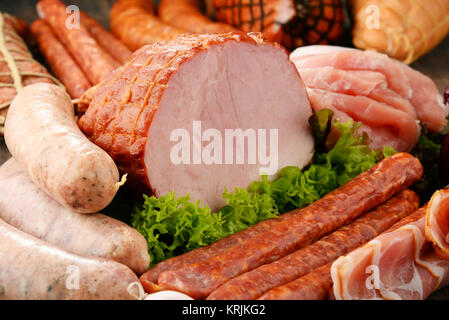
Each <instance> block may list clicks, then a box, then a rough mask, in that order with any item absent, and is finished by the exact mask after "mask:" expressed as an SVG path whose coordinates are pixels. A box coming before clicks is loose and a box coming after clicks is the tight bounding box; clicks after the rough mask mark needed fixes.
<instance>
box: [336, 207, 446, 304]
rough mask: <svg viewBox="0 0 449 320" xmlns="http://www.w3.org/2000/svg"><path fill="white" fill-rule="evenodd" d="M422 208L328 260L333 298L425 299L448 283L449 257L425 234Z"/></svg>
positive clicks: (424, 211) (424, 210)
mask: <svg viewBox="0 0 449 320" xmlns="http://www.w3.org/2000/svg"><path fill="white" fill-rule="evenodd" d="M425 215H426V208H425V207H424V208H421V209H419V210H418V211H417V212H416V213H415V214H413V215H411V216H410V217H407V218H405V219H404V221H401V222H400V223H399V225H398V226H396V227H395V228H393V230H391V231H390V232H386V233H384V234H382V235H380V236H378V237H376V238H375V239H373V240H371V241H370V242H368V243H367V244H366V245H364V246H363V247H361V248H359V249H357V250H355V251H353V252H351V253H350V254H348V255H347V256H344V257H340V258H339V259H338V260H336V261H335V262H334V263H333V264H332V268H331V275H332V280H333V283H334V287H333V294H334V296H335V298H336V299H389V300H392V299H395V300H396V299H404V300H406V299H413V300H416V299H425V298H427V297H428V296H429V295H430V294H431V293H432V292H434V291H435V290H437V289H438V288H440V287H443V286H445V285H447V284H448V283H449V260H447V259H441V258H440V257H439V256H438V255H437V253H436V252H435V250H434V249H433V248H432V245H431V242H429V241H427V240H426V238H425V223H426V218H425Z"/></svg>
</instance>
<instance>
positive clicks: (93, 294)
mask: <svg viewBox="0 0 449 320" xmlns="http://www.w3.org/2000/svg"><path fill="white" fill-rule="evenodd" d="M0 243H1V246H0V300H25V299H26V300H98V299H101V300H111V299H115V300H124V299H127V300H130V299H133V297H132V296H131V295H130V294H129V293H128V291H127V288H128V286H129V285H130V284H131V283H133V282H135V281H137V280H138V279H137V277H136V275H135V274H134V273H133V272H132V271H131V270H130V269H129V268H128V267H126V266H124V265H122V264H120V263H117V262H115V261H111V260H104V259H94V258H84V257H80V256H77V255H75V254H72V253H68V252H66V251H64V250H62V249H59V248H58V247H55V246H53V245H50V244H47V243H46V242H44V241H42V240H39V239H36V238H34V237H33V236H30V235H28V234H26V233H24V232H22V231H19V230H17V229H16V228H14V227H12V226H10V225H8V224H7V223H6V222H4V221H3V220H1V219H0Z"/></svg>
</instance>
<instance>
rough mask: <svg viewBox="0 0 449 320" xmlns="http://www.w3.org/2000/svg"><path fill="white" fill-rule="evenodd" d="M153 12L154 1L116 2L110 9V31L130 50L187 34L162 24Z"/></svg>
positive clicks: (133, 0)
mask: <svg viewBox="0 0 449 320" xmlns="http://www.w3.org/2000/svg"><path fill="white" fill-rule="evenodd" d="M154 11H155V9H154V0H118V1H117V2H116V3H115V4H114V6H113V7H112V9H111V15H110V25H111V30H112V32H113V33H114V34H115V35H116V36H117V37H118V38H119V39H120V40H122V41H123V43H125V44H126V45H127V46H128V47H129V48H130V49H131V50H137V49H139V48H140V47H142V46H144V45H146V44H153V43H155V42H158V41H162V40H167V41H168V40H173V39H175V38H176V37H178V36H179V35H181V34H182V33H186V32H187V31H185V30H182V29H179V28H176V27H174V26H171V25H169V24H167V23H165V22H162V21H161V20H159V19H158V18H157V17H156V16H155V15H154Z"/></svg>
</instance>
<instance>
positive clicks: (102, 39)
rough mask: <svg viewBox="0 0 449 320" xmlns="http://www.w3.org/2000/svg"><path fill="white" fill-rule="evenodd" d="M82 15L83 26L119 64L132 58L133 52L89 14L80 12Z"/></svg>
mask: <svg viewBox="0 0 449 320" xmlns="http://www.w3.org/2000/svg"><path fill="white" fill-rule="evenodd" d="M80 15H81V24H82V25H83V26H84V27H85V28H86V29H87V31H89V33H90V35H91V36H92V37H93V38H94V39H95V40H96V41H97V43H98V44H99V45H100V46H101V47H102V48H103V49H104V50H105V51H106V52H107V53H108V54H109V55H111V56H112V57H113V58H114V59H115V60H116V61H117V62H118V63H119V64H124V63H125V62H126V61H127V60H128V59H129V57H130V56H131V54H132V51H131V50H129V49H128V48H127V47H126V46H125V45H124V44H123V43H122V42H121V41H120V40H119V39H117V38H116V37H115V36H114V35H112V34H111V33H110V32H109V31H107V30H106V29H105V28H103V26H102V25H101V24H99V23H98V22H97V21H96V20H95V19H93V18H91V17H90V16H89V15H88V14H87V13H84V12H80Z"/></svg>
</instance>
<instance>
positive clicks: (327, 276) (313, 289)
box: [259, 206, 426, 300]
mask: <svg viewBox="0 0 449 320" xmlns="http://www.w3.org/2000/svg"><path fill="white" fill-rule="evenodd" d="M425 208H426V206H424V207H423V208H420V209H418V210H416V211H415V212H414V213H412V214H410V215H408V216H407V217H405V218H403V219H402V220H400V221H399V222H397V223H396V224H394V225H393V226H392V227H391V228H389V229H388V230H387V231H385V232H384V233H387V232H390V231H392V230H396V229H398V228H400V227H402V226H404V225H406V224H408V223H410V222H413V221H416V220H419V219H420V218H421V217H423V216H424V215H425V212H426V209H425ZM334 262H335V261H331V262H329V263H328V264H327V265H324V266H321V267H319V268H317V269H315V270H313V271H311V272H310V273H308V274H307V275H305V276H303V277H300V278H298V279H296V280H293V281H291V282H289V283H286V284H284V285H281V286H278V287H276V288H274V289H272V290H270V291H268V292H266V293H265V294H263V295H262V296H261V297H260V298H259V300H325V299H328V298H330V296H329V292H330V291H331V288H332V285H333V281H332V277H331V266H332V264H333V263H334Z"/></svg>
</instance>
